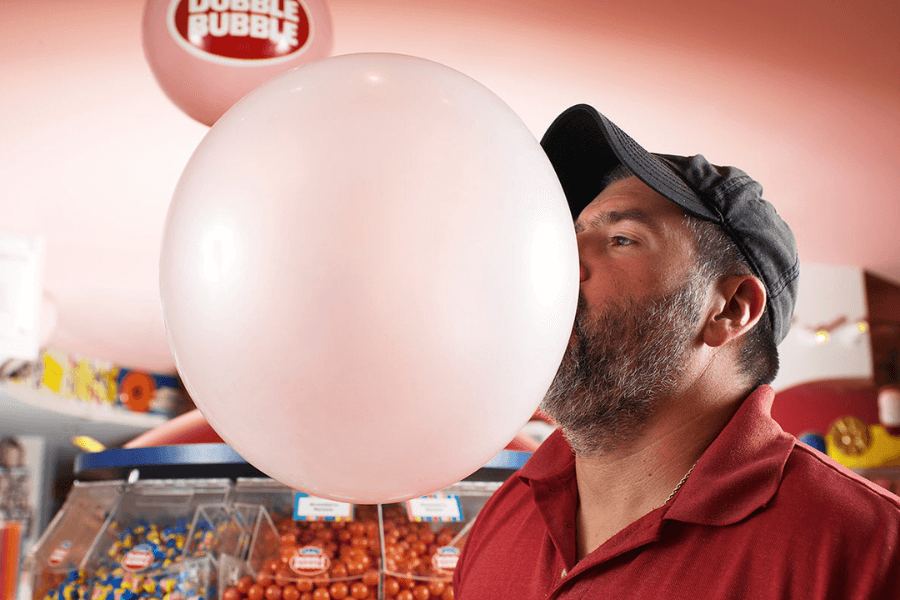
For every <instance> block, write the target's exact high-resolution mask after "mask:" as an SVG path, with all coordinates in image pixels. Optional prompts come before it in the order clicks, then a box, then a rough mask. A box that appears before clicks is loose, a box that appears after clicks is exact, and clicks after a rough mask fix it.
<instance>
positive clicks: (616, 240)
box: [610, 235, 634, 246]
mask: <svg viewBox="0 0 900 600" xmlns="http://www.w3.org/2000/svg"><path fill="white" fill-rule="evenodd" d="M610 239H611V240H612V243H613V245H614V246H631V245H632V244H634V240H633V239H631V238H627V237H624V236H621V235H614V236H613V237H612V238H610Z"/></svg>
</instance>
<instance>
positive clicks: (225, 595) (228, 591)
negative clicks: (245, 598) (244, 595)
mask: <svg viewBox="0 0 900 600" xmlns="http://www.w3.org/2000/svg"><path fill="white" fill-rule="evenodd" d="M222 600H241V593H240V592H239V591H238V589H237V588H236V587H228V588H225V591H224V592H222Z"/></svg>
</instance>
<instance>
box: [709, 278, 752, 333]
mask: <svg viewBox="0 0 900 600" xmlns="http://www.w3.org/2000/svg"><path fill="white" fill-rule="evenodd" d="M713 294H714V295H713V306H712V309H711V311H710V313H709V318H708V319H707V321H706V325H705V326H704V328H703V342H704V343H705V344H706V345H707V346H710V347H717V346H722V345H724V344H726V343H728V342H730V341H731V340H733V339H735V338H738V337H740V336H742V335H744V334H745V333H747V332H748V331H750V330H751V329H752V328H753V326H754V325H756V324H757V323H758V322H759V319H760V317H762V313H763V311H764V310H765V309H766V286H765V285H763V283H762V281H760V280H759V279H757V278H756V277H754V276H753V275H737V276H734V277H728V278H726V279H723V280H722V281H720V282H719V284H718V285H717V286H716V288H715V290H714V291H713Z"/></svg>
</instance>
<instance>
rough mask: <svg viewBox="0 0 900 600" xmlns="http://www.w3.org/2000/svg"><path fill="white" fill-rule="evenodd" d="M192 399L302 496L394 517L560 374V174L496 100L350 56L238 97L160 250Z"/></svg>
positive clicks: (504, 437)
mask: <svg viewBox="0 0 900 600" xmlns="http://www.w3.org/2000/svg"><path fill="white" fill-rule="evenodd" d="M160 270H161V278H160V285H161V297H162V306H163V316H164V317H165V322H166V327H167V330H168V335H169V341H170V343H171V346H172V350H173V353H174V356H175V360H176V363H177V365H178V369H179V372H180V374H181V376H182V379H183V380H184V383H185V385H186V387H187V389H188V391H189V392H190V395H191V397H192V398H193V399H194V401H195V402H196V404H197V406H198V408H199V409H200V410H201V411H202V413H203V415H204V416H205V417H206V419H207V420H208V421H209V423H210V424H211V426H212V427H213V428H214V429H215V431H216V432H217V433H218V434H219V435H220V436H221V437H222V439H223V440H225V441H226V442H227V443H229V444H230V445H231V446H232V447H233V448H234V449H235V450H236V451H237V452H238V453H239V454H241V456H243V457H244V458H245V459H246V460H247V461H248V462H250V463H251V464H253V465H255V466H256V467H257V468H259V469H260V470H262V471H263V472H265V473H266V474H268V475H270V476H271V477H273V478H275V479H278V480H280V481H282V482H284V483H287V484H288V485H290V486H291V487H294V488H296V489H300V490H304V491H306V492H308V493H311V494H314V495H318V496H323V497H326V498H332V499H336V500H344V501H352V502H363V503H375V502H392V501H397V500H401V499H405V498H411V497H415V496H418V495H421V494H425V493H428V492H431V491H435V490H438V489H440V488H442V487H444V486H446V485H449V484H451V483H453V482H455V481H458V480H460V479H462V478H464V477H466V476H467V475H469V474H470V473H472V472H473V471H475V470H477V469H478V468H479V467H480V466H481V465H483V464H484V463H486V462H487V461H488V460H490V459H491V458H492V457H493V456H494V455H495V454H496V453H497V452H498V451H499V450H501V449H503V448H504V446H506V444H507V443H508V442H509V441H510V440H512V439H513V438H514V437H515V435H516V433H517V432H518V431H519V430H520V428H521V427H522V426H523V425H524V424H525V423H526V422H527V421H528V420H529V418H530V417H531V416H532V414H533V413H534V410H535V408H536V407H537V405H538V403H539V402H540V400H541V398H542V397H543V395H544V393H545V392H546V390H547V388H548V387H549V384H550V382H551V380H552V379H553V376H554V375H555V373H556V370H557V368H558V366H559V363H560V360H561V358H562V355H563V352H564V350H565V347H566V344H567V343H568V340H569V336H570V334H571V330H572V323H573V320H574V315H575V305H576V301H577V294H578V252H577V246H576V241H575V233H574V229H573V226H572V217H571V214H570V212H569V208H568V204H567V203H566V200H565V197H564V195H563V192H562V189H561V187H560V184H559V181H558V180H557V178H556V175H555V173H554V171H553V167H552V166H551V165H550V163H549V161H548V159H547V157H546V156H545V154H544V152H543V150H542V149H541V147H540V145H539V144H538V142H537V140H536V139H535V138H534V136H533V134H532V133H531V132H530V131H529V130H528V128H527V127H526V126H525V125H524V123H522V121H521V120H520V119H519V118H518V117H517V116H516V115H515V114H514V113H513V111H512V110H511V109H510V108H509V107H508V106H507V105H506V104H504V103H503V102H502V101H501V100H500V99H499V98H498V97H497V96H496V95H494V94H493V93H492V92H490V91H489V90H487V89H486V88H485V87H483V86H482V85H480V84H479V83H477V82H475V81H473V80H472V79H470V78H469V77H467V76H465V75H463V74H461V73H459V72H457V71H455V70H453V69H450V68H448V67H445V66H443V65H439V64H437V63H434V62H430V61H427V60H423V59H419V58H413V57H409V56H400V55H391V54H359V55H347V56H341V57H337V58H330V59H326V60H322V61H317V62H315V63H311V64H309V65H306V66H303V67H300V68H299V69H295V70H292V71H290V72H288V73H285V74H283V75H281V76H278V77H276V78H275V79H273V80H271V81H269V82H268V83H266V84H264V85H262V86H261V87H259V88H258V89H257V90H255V91H253V92H251V93H250V94H248V95H247V96H246V97H245V98H243V99H242V100H241V101H239V102H238V103H237V104H236V105H235V106H234V107H233V108H232V109H231V110H230V111H228V112H227V113H226V114H225V115H224V116H223V117H222V118H221V119H220V120H219V121H218V122H217V123H216V124H215V125H214V126H213V127H212V129H210V131H209V133H208V134H207V135H206V137H205V138H204V139H203V141H202V142H201V143H200V145H199V146H198V148H197V150H196V151H195V153H194V155H193V156H192V157H191V159H190V161H189V162H188V164H187V167H186V168H185V170H184V173H183V174H182V177H181V179H180V181H179V183H178V186H177V188H176V191H175V194H174V197H173V199H172V204H171V206H170V208H169V213H168V217H167V222H166V228H165V234H164V239H163V248H162V256H161V262H160Z"/></svg>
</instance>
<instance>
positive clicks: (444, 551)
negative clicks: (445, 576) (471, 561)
mask: <svg viewBox="0 0 900 600" xmlns="http://www.w3.org/2000/svg"><path fill="white" fill-rule="evenodd" d="M458 562H459V548H456V547H455V546H443V547H441V548H438V549H437V552H435V553H434V555H433V556H432V557H431V564H432V566H434V568H435V569H436V570H437V571H438V572H440V573H453V570H454V569H456V563H458Z"/></svg>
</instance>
